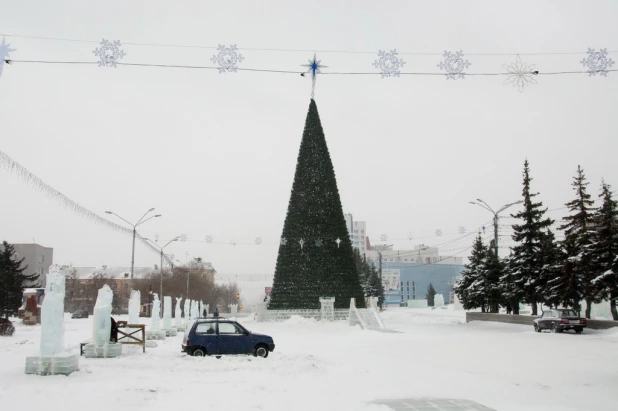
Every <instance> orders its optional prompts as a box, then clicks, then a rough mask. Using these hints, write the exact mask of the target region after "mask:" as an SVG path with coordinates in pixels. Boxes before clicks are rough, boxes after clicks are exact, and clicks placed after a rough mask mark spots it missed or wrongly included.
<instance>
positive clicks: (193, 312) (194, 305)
mask: <svg viewBox="0 0 618 411" xmlns="http://www.w3.org/2000/svg"><path fill="white" fill-rule="evenodd" d="M199 315H200V314H199V308H198V306H197V301H191V322H193V321H194V320H195V319H196V318H197V317H199Z"/></svg>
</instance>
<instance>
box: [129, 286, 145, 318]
mask: <svg viewBox="0 0 618 411" xmlns="http://www.w3.org/2000/svg"><path fill="white" fill-rule="evenodd" d="M141 304H142V301H141V296H140V292H139V291H138V290H132V291H131V298H130V299H129V324H139V309H140V306H141Z"/></svg>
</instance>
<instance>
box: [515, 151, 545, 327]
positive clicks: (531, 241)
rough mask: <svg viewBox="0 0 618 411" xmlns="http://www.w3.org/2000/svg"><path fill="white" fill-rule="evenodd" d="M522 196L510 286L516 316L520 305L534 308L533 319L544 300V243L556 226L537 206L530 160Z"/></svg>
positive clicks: (525, 163)
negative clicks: (540, 255)
mask: <svg viewBox="0 0 618 411" xmlns="http://www.w3.org/2000/svg"><path fill="white" fill-rule="evenodd" d="M523 177H524V181H523V186H524V188H523V190H522V195H523V197H524V199H523V207H524V209H523V210H522V211H520V212H519V213H517V214H511V217H514V218H517V219H519V220H520V221H521V224H513V230H514V233H513V235H512V238H513V240H514V241H515V242H516V243H517V244H516V245H515V246H514V247H512V249H511V255H510V256H509V259H508V260H509V267H508V270H509V271H510V274H511V275H510V276H509V277H510V278H509V281H513V284H510V285H507V286H506V288H507V289H508V291H507V292H508V295H509V299H510V300H511V306H512V309H513V314H519V303H520V302H526V303H528V304H531V305H532V315H537V303H539V302H540V301H542V300H543V295H542V294H541V292H542V290H543V284H541V278H540V275H539V273H540V272H541V269H542V267H543V262H542V261H541V260H540V259H539V258H538V255H539V253H540V252H541V243H542V241H543V238H544V236H545V235H546V233H547V230H548V229H549V227H550V226H551V225H552V224H553V223H554V222H553V220H551V219H550V218H544V216H545V212H546V211H547V208H545V209H543V208H542V207H543V203H542V202H541V201H539V202H534V201H533V199H534V197H536V196H537V195H538V193H532V192H530V182H531V181H532V177H530V168H529V165H528V160H526V161H525V162H524V172H523Z"/></svg>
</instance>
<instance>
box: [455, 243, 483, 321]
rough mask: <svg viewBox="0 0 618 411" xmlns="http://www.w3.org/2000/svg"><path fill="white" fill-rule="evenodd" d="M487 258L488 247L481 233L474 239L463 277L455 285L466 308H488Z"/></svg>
mask: <svg viewBox="0 0 618 411" xmlns="http://www.w3.org/2000/svg"><path fill="white" fill-rule="evenodd" d="M486 258H487V247H486V246H485V245H484V244H483V240H482V238H481V234H480V233H479V235H478V236H477V237H476V240H474V245H473V246H472V253H471V255H470V258H469V260H470V262H469V263H468V264H466V265H465V266H464V270H463V271H462V272H461V278H460V279H459V280H457V283H456V284H455V286H454V287H453V291H454V292H455V294H457V298H459V301H461V304H462V305H463V307H464V309H466V310H470V309H472V308H479V307H481V308H482V310H483V312H485V309H486V304H485V302H486V297H485V290H484V286H485V259H486Z"/></svg>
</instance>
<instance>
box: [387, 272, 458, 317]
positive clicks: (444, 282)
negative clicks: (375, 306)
mask: <svg viewBox="0 0 618 411" xmlns="http://www.w3.org/2000/svg"><path fill="white" fill-rule="evenodd" d="M463 269H464V266H463V265H462V264H423V263H401V262H389V261H386V262H385V261H382V276H383V280H384V282H387V281H389V279H390V283H389V284H388V288H389V290H388V291H387V290H386V287H385V304H386V305H397V306H399V305H406V304H407V302H408V300H424V299H425V295H426V294H427V288H428V287H429V283H431V284H433V288H434V289H435V290H436V293H438V294H442V296H443V297H444V302H445V303H446V304H449V303H452V301H451V297H452V292H453V285H454V284H455V281H456V280H457V277H459V275H460V274H461V272H462V271H463ZM397 277H399V280H398V281H397V280H396V279H397ZM395 282H398V284H397V285H398V286H399V287H398V288H397V289H395V284H394V283H395Z"/></svg>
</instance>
